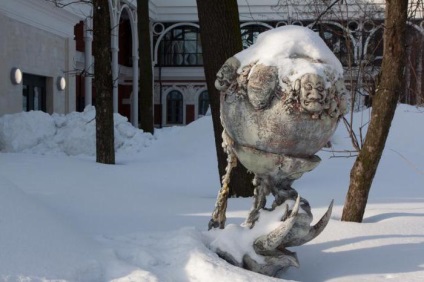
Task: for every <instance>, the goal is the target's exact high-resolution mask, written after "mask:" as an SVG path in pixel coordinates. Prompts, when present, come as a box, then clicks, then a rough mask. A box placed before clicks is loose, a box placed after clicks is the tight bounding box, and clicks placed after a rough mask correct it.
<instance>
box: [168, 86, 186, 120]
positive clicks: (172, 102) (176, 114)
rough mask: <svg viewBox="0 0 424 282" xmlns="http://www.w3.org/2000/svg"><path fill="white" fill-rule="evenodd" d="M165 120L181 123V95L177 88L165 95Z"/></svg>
mask: <svg viewBox="0 0 424 282" xmlns="http://www.w3.org/2000/svg"><path fill="white" fill-rule="evenodd" d="M166 122H167V123H168V124H182V123H183V95H182V94H181V92H180V91H178V90H172V91H171V92H169V93H168V95H167V96H166Z"/></svg>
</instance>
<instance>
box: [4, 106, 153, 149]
mask: <svg viewBox="0 0 424 282" xmlns="http://www.w3.org/2000/svg"><path fill="white" fill-rule="evenodd" d="M95 116H96V112H95V108H94V107H92V106H91V107H86V108H85V109H84V112H82V113H78V112H72V113H70V114H67V115H59V114H53V115H49V114H47V113H44V112H40V111H31V112H22V113H18V114H12V115H4V116H2V117H0V151H2V152H29V153H39V154H60V153H63V154H65V155H70V156H75V155H81V154H83V155H91V156H93V155H95V152H96V121H95ZM114 124H115V150H116V151H117V152H130V153H132V152H139V151H141V150H143V148H144V147H148V146H149V145H150V144H151V142H152V140H153V139H154V138H153V136H152V135H151V134H148V133H144V132H143V131H142V130H139V129H136V128H134V127H133V126H132V125H131V124H130V123H129V122H128V120H127V118H126V117H123V116H121V115H119V114H114Z"/></svg>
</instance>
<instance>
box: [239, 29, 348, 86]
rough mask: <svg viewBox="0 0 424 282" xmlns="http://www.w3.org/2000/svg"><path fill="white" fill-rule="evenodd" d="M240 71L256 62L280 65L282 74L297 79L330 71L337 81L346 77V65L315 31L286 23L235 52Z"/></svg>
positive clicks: (280, 73) (280, 74) (290, 78)
mask: <svg viewBox="0 0 424 282" xmlns="http://www.w3.org/2000/svg"><path fill="white" fill-rule="evenodd" d="M234 57H235V58H237V59H238V60H239V61H240V67H239V69H238V71H237V72H238V73H239V74H240V73H241V71H242V69H243V67H245V66H246V65H249V64H251V63H253V62H255V63H256V64H263V65H267V66H277V67H278V69H279V77H280V78H288V79H289V80H290V81H292V82H293V81H295V80H296V79H298V78H300V77H301V76H302V75H304V74H307V73H314V74H317V75H321V76H324V75H325V74H329V75H331V76H332V77H331V78H332V80H333V82H335V81H336V80H338V79H340V78H342V77H343V67H342V64H341V63H340V61H339V60H338V59H337V57H336V56H335V55H334V54H333V52H331V50H330V49H329V48H328V47H327V45H326V44H325V42H324V41H323V40H322V39H321V37H319V35H318V34H317V33H315V32H314V31H312V30H310V29H308V28H305V27H300V26H283V27H278V28H275V29H272V30H268V31H266V32H263V33H261V34H259V36H258V38H257V40H256V42H255V44H253V45H252V46H250V47H249V48H247V49H245V50H243V51H241V52H239V53H237V54H235V55H234Z"/></svg>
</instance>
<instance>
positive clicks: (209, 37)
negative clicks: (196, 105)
mask: <svg viewBox="0 0 424 282" xmlns="http://www.w3.org/2000/svg"><path fill="white" fill-rule="evenodd" d="M197 10H198V16H199V23H200V38H201V41H202V51H203V62H204V70H205V76H206V83H207V86H208V93H209V100H210V106H211V111H212V120H213V127H214V133H215V146H216V152H217V157H218V168H219V175H220V176H221V177H223V176H224V175H225V167H226V165H227V156H226V155H225V153H224V151H223V149H222V136H221V135H222V130H223V128H222V125H221V120H220V98H219V97H220V93H219V91H218V90H217V89H216V88H215V86H214V82H215V79H216V73H217V72H218V70H219V69H220V68H221V66H222V64H223V63H224V62H225V61H226V60H227V59H228V58H230V57H232V56H233V55H234V54H235V53H237V52H240V51H241V50H242V42H241V31H240V22H239V13H238V6H237V1H236V0H197ZM252 180H253V175H248V174H247V170H246V169H245V168H244V167H243V166H242V165H241V164H240V163H239V164H238V165H237V167H236V168H234V169H233V170H232V174H231V180H230V182H231V186H230V194H232V195H237V196H245V197H246V196H251V195H253V184H252Z"/></svg>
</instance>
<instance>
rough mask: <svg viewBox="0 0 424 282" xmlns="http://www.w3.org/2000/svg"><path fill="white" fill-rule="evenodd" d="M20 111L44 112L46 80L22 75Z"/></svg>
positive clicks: (41, 77) (40, 77)
mask: <svg viewBox="0 0 424 282" xmlns="http://www.w3.org/2000/svg"><path fill="white" fill-rule="evenodd" d="M22 110H23V111H26V112H28V111H44V112H45V111H46V78H45V77H43V76H37V75H30V74H24V75H23V82H22Z"/></svg>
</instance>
